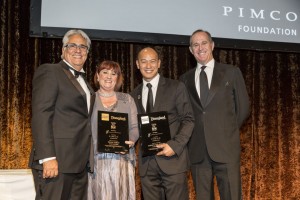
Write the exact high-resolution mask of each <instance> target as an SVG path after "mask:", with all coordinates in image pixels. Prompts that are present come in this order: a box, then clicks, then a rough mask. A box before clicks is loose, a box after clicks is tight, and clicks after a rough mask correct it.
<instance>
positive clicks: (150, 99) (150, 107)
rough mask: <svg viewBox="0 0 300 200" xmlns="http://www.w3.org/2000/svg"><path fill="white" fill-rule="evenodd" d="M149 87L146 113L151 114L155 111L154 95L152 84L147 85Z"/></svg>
mask: <svg viewBox="0 0 300 200" xmlns="http://www.w3.org/2000/svg"><path fill="white" fill-rule="evenodd" d="M147 87H148V99H147V106H146V113H151V112H152V111H153V93H152V85H151V83H147Z"/></svg>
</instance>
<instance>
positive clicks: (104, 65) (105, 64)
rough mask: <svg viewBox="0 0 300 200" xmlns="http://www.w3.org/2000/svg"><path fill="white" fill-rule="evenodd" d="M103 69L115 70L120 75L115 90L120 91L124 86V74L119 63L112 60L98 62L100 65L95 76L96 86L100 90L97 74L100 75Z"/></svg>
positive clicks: (97, 66)
mask: <svg viewBox="0 0 300 200" xmlns="http://www.w3.org/2000/svg"><path fill="white" fill-rule="evenodd" d="M103 69H107V70H113V71H114V72H115V73H116V74H117V75H118V77H117V82H116V85H115V88H114V90H115V91H118V90H119V89H120V88H121V86H122V84H123V74H122V71H121V67H120V65H119V63H117V62H115V61H111V60H105V61H102V62H98V64H97V65H96V73H95V75H94V84H95V86H96V87H97V88H98V89H99V88H100V85H99V82H98V80H97V79H98V77H97V74H99V73H100V72H101V71H102V70H103Z"/></svg>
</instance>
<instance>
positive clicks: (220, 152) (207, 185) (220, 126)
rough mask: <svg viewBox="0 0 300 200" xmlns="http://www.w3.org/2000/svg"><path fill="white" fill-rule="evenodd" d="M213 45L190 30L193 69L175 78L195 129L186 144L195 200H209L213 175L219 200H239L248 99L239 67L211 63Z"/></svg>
mask: <svg viewBox="0 0 300 200" xmlns="http://www.w3.org/2000/svg"><path fill="white" fill-rule="evenodd" d="M213 49H214V42H213V40H212V38H211V35H210V33H209V32H207V31H203V30H196V31H195V32H194V33H193V34H192V36H191V38H190V51H191V53H192V54H193V55H194V57H195V59H196V60H197V67H196V68H194V69H191V70H190V71H188V72H186V73H185V74H184V75H182V77H180V79H181V80H182V81H183V82H184V83H185V85H186V87H187V89H188V92H189V94H190V98H191V103H192V106H193V111H194V116H195V128H194V131H193V134H192V136H191V139H190V142H189V144H188V149H189V155H190V160H191V163H192V166H191V170H192V177H193V182H194V186H195V191H196V196H197V199H201V200H202V199H205V200H209V199H214V191H213V177H214V176H216V178H217V184H218V189H219V192H220V197H221V199H222V200H240V199H242V193H241V177H240V136H239V128H240V127H241V126H242V123H243V121H244V120H245V119H246V118H247V117H248V114H249V99H248V94H247V91H246V86H245V83H244V79H243V76H242V73H241V71H240V70H239V68H237V67H234V66H231V65H225V64H220V63H217V62H215V60H214V58H213Z"/></svg>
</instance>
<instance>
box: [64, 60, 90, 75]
mask: <svg viewBox="0 0 300 200" xmlns="http://www.w3.org/2000/svg"><path fill="white" fill-rule="evenodd" d="M63 61H64V62H65V63H66V64H67V65H68V66H69V67H71V68H72V69H74V70H75V71H78V70H77V69H75V68H74V67H73V66H72V65H71V64H70V63H68V62H67V61H66V60H65V59H63ZM71 71H72V70H71ZM72 72H73V71H72ZM80 72H83V73H85V71H84V70H83V68H81V70H80ZM73 73H74V72H73Z"/></svg>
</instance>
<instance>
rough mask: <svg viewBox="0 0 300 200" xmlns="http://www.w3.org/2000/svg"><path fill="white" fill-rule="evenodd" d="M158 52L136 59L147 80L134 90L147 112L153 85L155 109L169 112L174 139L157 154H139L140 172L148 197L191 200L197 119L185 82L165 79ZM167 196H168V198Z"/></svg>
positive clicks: (149, 199) (147, 199) (139, 105)
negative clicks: (190, 171)
mask: <svg viewBox="0 0 300 200" xmlns="http://www.w3.org/2000/svg"><path fill="white" fill-rule="evenodd" d="M160 63H161V61H160V59H159V58H158V53H157V52H156V51H155V50H154V49H153V48H149V47H147V48H144V49H142V50H141V51H140V52H139V54H138V58H137V60H136V64H137V68H138V69H139V70H140V72H141V74H142V76H143V83H141V84H140V85H138V86H137V87H136V88H135V89H134V91H133V92H132V93H131V95H132V96H133V98H134V100H135V103H136V105H137V108H138V112H139V113H145V111H146V104H147V96H148V95H147V94H148V90H149V89H148V87H147V86H146V85H147V83H151V85H152V88H151V89H152V93H153V100H154V101H153V112H158V111H167V112H168V120H169V126H170V132H171V140H169V141H168V142H167V143H163V144H160V145H158V146H157V147H158V148H160V149H161V151H160V152H158V153H157V154H156V155H154V156H146V157H142V155H141V152H140V153H139V173H140V176H141V183H142V191H143V197H144V199H145V200H159V199H162V198H165V197H166V198H167V199H170V200H173V199H180V200H185V199H186V200H187V199H188V186H187V174H186V172H187V170H188V169H189V160H188V152H187V147H186V145H187V142H188V141H189V138H190V136H191V134H192V130H193V127H194V118H193V114H192V107H191V105H190V101H189V97H188V93H187V90H186V88H185V86H184V84H183V83H181V82H179V81H176V80H171V79H168V78H164V77H163V76H161V75H160V74H159V73H158V69H159V68H160ZM164 196H165V197H164Z"/></svg>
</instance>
